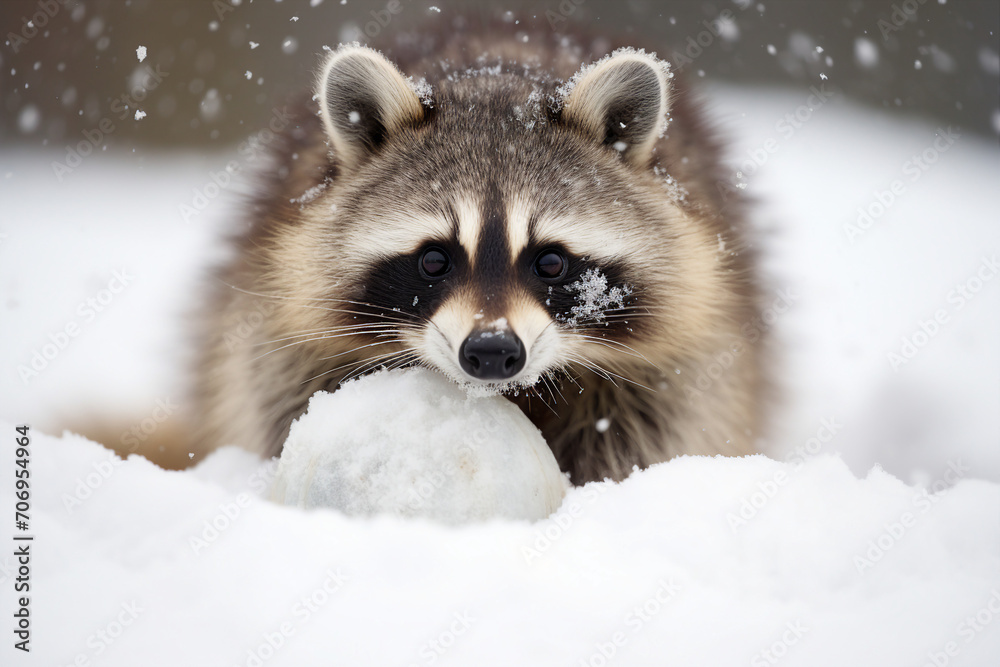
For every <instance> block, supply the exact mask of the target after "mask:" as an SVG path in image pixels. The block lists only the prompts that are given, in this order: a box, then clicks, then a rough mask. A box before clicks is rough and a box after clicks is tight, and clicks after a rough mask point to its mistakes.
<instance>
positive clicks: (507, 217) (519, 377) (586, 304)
mask: <svg viewBox="0 0 1000 667" xmlns="http://www.w3.org/2000/svg"><path fill="white" fill-rule="evenodd" d="M670 80H671V74H670V72H669V68H668V66H667V65H666V63H664V62H662V61H659V60H657V59H656V58H655V57H653V56H651V55H648V54H645V53H643V52H641V51H632V50H622V51H618V52H615V53H614V54H612V55H610V56H608V57H607V58H605V59H603V60H601V61H598V62H597V63H594V64H593V65H591V66H589V67H587V68H585V69H584V70H582V71H581V72H580V73H579V74H578V75H577V76H576V77H574V78H573V79H572V80H571V81H570V82H569V83H566V84H563V85H559V82H558V81H554V80H545V79H543V78H540V77H537V76H534V77H532V76H525V75H524V70H523V69H521V68H514V67H511V68H509V70H505V69H504V68H502V67H498V68H485V69H481V70H479V71H475V72H474V71H471V70H470V71H468V72H465V73H458V74H453V75H451V76H448V77H443V78H441V79H440V80H439V81H435V83H434V87H433V89H430V87H429V86H427V85H426V84H425V85H423V86H415V85H413V84H412V83H411V82H410V81H408V80H407V79H405V78H404V77H403V75H402V74H400V72H399V70H398V69H397V68H396V67H395V66H394V65H393V64H392V63H391V62H389V61H388V60H387V59H385V58H384V57H383V56H382V55H381V54H379V53H377V52H375V51H373V50H371V49H368V48H365V47H360V46H357V45H351V46H345V47H341V48H340V49H338V50H337V51H336V52H334V53H333V54H331V55H330V56H329V57H328V59H327V61H326V63H325V65H324V67H323V68H322V71H321V73H320V76H319V79H318V83H317V91H316V99H317V101H318V103H319V107H320V115H321V118H322V121H323V125H324V127H325V131H326V135H327V142H328V144H329V146H330V153H331V160H332V161H333V164H334V165H335V176H334V177H333V178H332V180H331V182H330V184H329V186H328V187H327V188H326V189H325V190H324V191H323V192H322V193H321V194H320V195H319V196H317V197H315V198H313V199H312V201H310V202H309V207H310V213H309V216H308V217H309V219H310V220H313V221H316V220H320V221H321V222H320V223H318V224H320V225H322V226H323V227H322V229H323V230H324V231H323V232H322V233H323V237H322V239H320V237H318V236H317V237H316V238H317V243H316V248H317V250H316V252H317V253H321V254H322V255H323V256H322V258H320V259H319V260H316V261H317V262H318V264H317V266H318V265H322V266H323V267H324V271H326V272H327V275H330V276H333V277H334V278H335V279H334V280H332V281H331V283H336V284H337V285H338V288H337V292H336V294H328V295H326V296H328V297H333V298H341V299H344V300H345V302H346V301H349V302H350V303H352V304H353V305H352V307H351V308H352V310H353V311H354V312H353V314H352V315H349V316H345V322H344V324H345V325H355V324H356V325H358V326H359V328H358V329H357V331H358V332H362V333H363V332H365V331H367V332H369V337H370V338H371V339H372V340H371V344H372V348H371V349H372V350H373V351H372V354H371V357H372V359H376V358H378V356H377V355H378V354H381V353H382V352H386V350H387V349H388V352H387V353H386V355H385V356H384V357H381V359H382V360H383V361H384V362H386V363H392V362H395V363H399V364H402V363H423V364H425V365H427V366H431V367H434V368H437V369H438V370H440V371H441V372H443V373H445V374H446V375H448V376H449V377H451V378H453V379H454V380H456V381H459V382H465V383H470V384H473V385H477V384H478V385H485V386H487V387H494V388H501V389H505V388H509V387H513V386H518V385H522V386H523V385H530V384H534V383H535V382H536V381H538V379H539V378H540V377H543V376H545V375H546V374H548V373H550V372H553V371H557V370H559V369H563V368H567V367H570V366H574V365H579V366H582V367H584V368H588V367H589V368H591V369H592V370H595V372H599V373H601V372H604V370H602V369H606V370H607V371H611V372H614V370H613V369H615V368H616V367H618V366H619V364H620V363H621V362H623V361H624V360H626V359H628V358H633V359H634V358H642V357H644V356H645V353H646V351H650V350H662V348H663V346H664V345H665V344H666V345H670V344H674V345H678V346H681V347H683V346H684V345H685V344H687V343H686V341H687V340H688V339H689V338H690V337H691V336H696V335H697V332H692V331H691V329H692V328H696V327H697V325H698V319H699V318H700V317H702V315H701V314H700V311H698V310H697V305H696V304H694V303H693V302H694V301H696V300H697V296H696V294H697V292H698V289H699V281H702V282H705V283H707V282H711V277H710V275H709V274H710V273H711V268H710V266H709V265H710V264H711V263H712V261H713V260H714V255H713V254H712V253H714V248H703V247H702V246H703V245H705V244H704V243H702V239H701V238H700V237H698V235H696V234H693V233H691V232H690V230H689V227H690V225H691V223H690V220H689V217H688V214H687V213H685V211H683V210H682V209H681V208H680V207H678V206H677V205H676V202H675V201H673V200H672V199H671V198H670V196H669V193H668V192H667V191H666V190H665V189H664V187H663V183H662V180H661V179H659V178H657V177H656V176H655V175H654V173H653V166H652V162H653V153H654V148H655V146H656V144H657V142H658V140H659V139H660V138H661V137H662V136H663V133H664V131H665V129H666V122H667V118H668V113H669V108H670V98H671V86H670ZM713 241H714V237H713ZM314 259H315V258H314ZM317 296H319V295H317ZM365 327H367V328H365ZM380 337H382V338H380ZM665 339H666V340H669V341H672V343H664V340H665ZM383 344H385V345H390V344H391V345H390V347H388V348H386V347H381V348H380V347H379V346H380V345H383Z"/></svg>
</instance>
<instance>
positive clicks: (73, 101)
mask: <svg viewBox="0 0 1000 667" xmlns="http://www.w3.org/2000/svg"><path fill="white" fill-rule="evenodd" d="M387 4H388V3H387V1H386V0H381V1H380V0H376V1H370V0H124V1H123V0H114V1H113V0H0V30H2V34H3V36H4V41H5V43H4V45H3V47H2V49H0V95H2V98H0V143H2V144H6V145H8V146H9V145H11V144H20V145H22V146H34V147H42V146H48V147H50V148H56V149H62V148H63V147H64V146H65V145H67V144H71V143H76V142H77V141H79V140H81V139H82V138H84V136H85V135H84V134H83V133H84V132H88V131H89V132H91V133H93V132H94V130H95V128H99V126H100V123H101V121H102V119H108V120H110V121H111V122H113V123H114V124H115V126H116V129H115V131H114V132H113V133H111V134H109V136H107V137H103V138H102V141H101V143H102V144H103V145H106V146H107V148H106V149H104V150H108V149H111V150H115V151H116V152H119V151H121V149H123V148H125V149H129V150H135V149H137V147H142V146H150V147H152V146H160V147H178V148H196V149H210V148H212V147H213V146H218V147H220V148H221V147H224V146H225V145H228V144H231V143H233V142H237V141H239V140H241V139H243V138H245V137H246V136H248V135H249V134H251V133H252V132H254V131H255V130H256V129H258V128H260V127H262V126H263V125H264V124H266V122H267V119H268V116H269V115H270V113H271V110H272V108H273V107H274V106H275V105H276V104H279V103H280V102H281V101H282V100H283V99H284V98H285V97H286V96H287V95H288V94H290V93H291V92H293V91H296V90H300V89H302V88H303V87H304V86H308V85H309V84H310V82H311V77H312V72H313V69H314V67H315V65H316V63H317V60H318V57H319V55H320V54H321V53H322V52H323V46H324V45H327V46H331V47H335V46H336V44H337V43H338V42H339V41H341V40H350V39H355V38H360V39H361V41H372V40H370V39H367V37H377V38H378V39H382V38H385V37H386V36H387V35H391V34H393V33H395V32H396V31H407V30H414V29H415V28H416V27H418V26H420V25H423V24H424V22H425V21H427V20H431V21H433V20H434V19H435V16H438V17H446V16H447V12H448V11H449V10H455V11H459V12H462V13H466V14H468V15H472V16H476V17H502V15H503V14H504V13H506V12H509V13H510V14H509V15H508V18H509V19H511V20H525V21H528V20H532V18H534V20H538V21H543V22H545V23H549V24H551V25H552V26H553V29H554V30H556V31H562V32H572V31H573V27H574V25H576V24H577V23H582V24H585V25H588V26H590V27H592V28H594V27H596V28H597V29H598V30H600V31H601V32H606V33H607V34H609V35H611V36H617V37H623V38H626V39H628V40H630V41H634V42H635V43H637V44H638V45H643V46H647V47H651V48H653V49H655V50H657V51H658V52H659V53H660V54H661V55H662V56H666V57H667V58H671V56H672V55H674V54H676V53H681V54H687V55H688V56H690V55H694V58H693V59H692V61H691V62H690V63H688V64H686V66H685V73H687V74H688V75H689V76H690V77H692V78H698V77H703V78H704V79H706V80H716V81H727V82H734V83H740V84H771V85H781V84H785V85H797V84H801V83H803V82H808V83H809V84H812V83H815V82H816V81H817V77H819V75H820V74H823V75H825V76H826V77H828V80H829V82H830V85H831V86H833V87H836V88H837V89H839V90H840V91H842V92H844V93H846V94H847V95H848V96H850V97H853V98H854V99H856V100H859V101H862V102H864V103H866V104H868V105H870V106H872V107H877V108H884V109H889V110H892V111H893V112H895V113H899V114H906V115H918V116H924V117H931V118H932V119H934V120H935V122H941V123H947V124H953V125H958V126H961V127H962V128H964V129H965V130H968V131H973V132H977V133H980V134H983V135H988V136H994V137H995V136H996V135H997V133H998V132H1000V111H998V96H1000V92H998V90H1000V86H998V83H1000V56H998V51H1000V48H998V35H1000V2H997V1H996V0H992V1H989V2H956V1H955V0H948V1H947V2H941V1H940V0H906V1H905V2H903V1H895V2H888V1H883V2H866V1H861V0H848V1H845V2H805V1H800V2H788V1H778V0H764V1H761V2H745V1H743V0H738V1H732V0H721V1H717V2H711V1H706V2H654V1H652V0H628V1H625V2H621V1H618V2H616V1H613V0H561V1H560V0H548V1H546V2H518V1H513V0H504V1H503V2H483V1H479V2H449V1H447V0H430V1H422V0H399V5H398V7H399V9H400V11H399V12H398V13H397V14H395V15H392V17H391V20H390V21H388V24H387V25H385V26H383V25H381V24H380V23H379V22H378V20H377V19H378V18H379V16H381V17H382V19H383V21H384V20H385V18H386V17H388V16H390V14H389V13H388V12H386V11H385V10H386V7H387ZM435 8H441V9H444V10H445V13H444V14H440V13H439V12H437V11H435ZM373 12H374V13H373ZM440 20H446V19H445V18H441V19H440ZM365 33H367V37H366V35H365ZM716 33H718V34H716ZM699 42H700V44H699ZM140 45H141V46H145V47H146V49H147V53H148V55H147V57H146V59H145V60H144V62H142V63H140V62H139V60H138V58H137V56H136V48H137V47H139V46H140ZM151 73H156V74H152V75H151ZM123 95H124V96H129V97H131V98H132V99H128V97H126V98H123ZM140 98H141V99H140ZM135 110H141V111H142V112H143V113H144V114H146V115H145V117H143V118H142V119H141V122H136V121H135V119H134V112H135ZM120 119H123V120H120Z"/></svg>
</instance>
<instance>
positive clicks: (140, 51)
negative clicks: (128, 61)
mask: <svg viewBox="0 0 1000 667" xmlns="http://www.w3.org/2000/svg"><path fill="white" fill-rule="evenodd" d="M135 57H136V58H138V59H139V62H142V61H143V60H145V59H146V47H145V46H140V47H139V48H137V49H136V50H135Z"/></svg>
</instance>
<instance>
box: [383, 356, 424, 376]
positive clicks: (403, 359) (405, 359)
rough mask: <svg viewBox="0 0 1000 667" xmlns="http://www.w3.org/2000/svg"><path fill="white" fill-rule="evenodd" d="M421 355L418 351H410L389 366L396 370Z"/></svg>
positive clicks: (391, 369) (390, 368)
mask: <svg viewBox="0 0 1000 667" xmlns="http://www.w3.org/2000/svg"><path fill="white" fill-rule="evenodd" d="M419 356H420V355H419V354H418V353H417V352H410V353H409V354H407V355H406V356H404V357H401V358H400V359H399V360H398V361H395V362H393V363H392V364H391V365H390V366H387V368H388V369H389V370H390V371H394V370H396V369H397V368H400V367H402V366H405V365H406V364H408V363H410V362H412V361H413V360H414V359H417V358H418V357H419Z"/></svg>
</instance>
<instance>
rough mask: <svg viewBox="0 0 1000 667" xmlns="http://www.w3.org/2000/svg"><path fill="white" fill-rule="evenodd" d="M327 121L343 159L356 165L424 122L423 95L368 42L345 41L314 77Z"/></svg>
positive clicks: (328, 131) (348, 164)
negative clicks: (395, 136) (409, 127)
mask: <svg viewBox="0 0 1000 667" xmlns="http://www.w3.org/2000/svg"><path fill="white" fill-rule="evenodd" d="M316 100H317V102H319V108H320V114H321V116H322V117H323V126H324V127H325V128H326V134H327V136H328V137H329V139H330V144H331V146H332V147H333V152H334V155H335V157H336V158H337V160H338V161H339V162H340V164H341V165H342V166H344V167H346V168H347V169H353V168H355V167H357V166H358V165H359V164H361V163H362V162H364V160H365V159H366V158H367V157H368V155H370V154H371V153H372V152H374V151H375V150H376V149H377V148H378V147H379V145H380V144H381V143H382V142H383V141H385V139H386V138H387V137H389V136H391V135H392V134H394V133H395V132H398V131H399V130H400V129H401V128H403V127H405V126H407V125H411V124H415V123H418V122H420V120H421V119H423V117H424V108H423V106H422V105H421V104H420V98H419V97H417V94H416V92H415V91H414V90H413V88H411V87H410V84H409V83H408V82H407V80H406V79H405V78H403V75H402V74H401V73H400V72H399V70H398V69H397V68H396V66H395V65H393V64H392V63H391V62H389V60H388V59H386V58H385V56H383V55H382V54H381V53H379V52H378V51H374V50H372V49H370V48H368V47H364V46H358V45H351V46H342V47H340V48H339V49H337V50H336V51H334V52H333V53H332V54H330V57H329V58H327V59H326V62H325V63H323V68H322V69H321V70H320V75H319V79H318V80H317V82H316Z"/></svg>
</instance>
